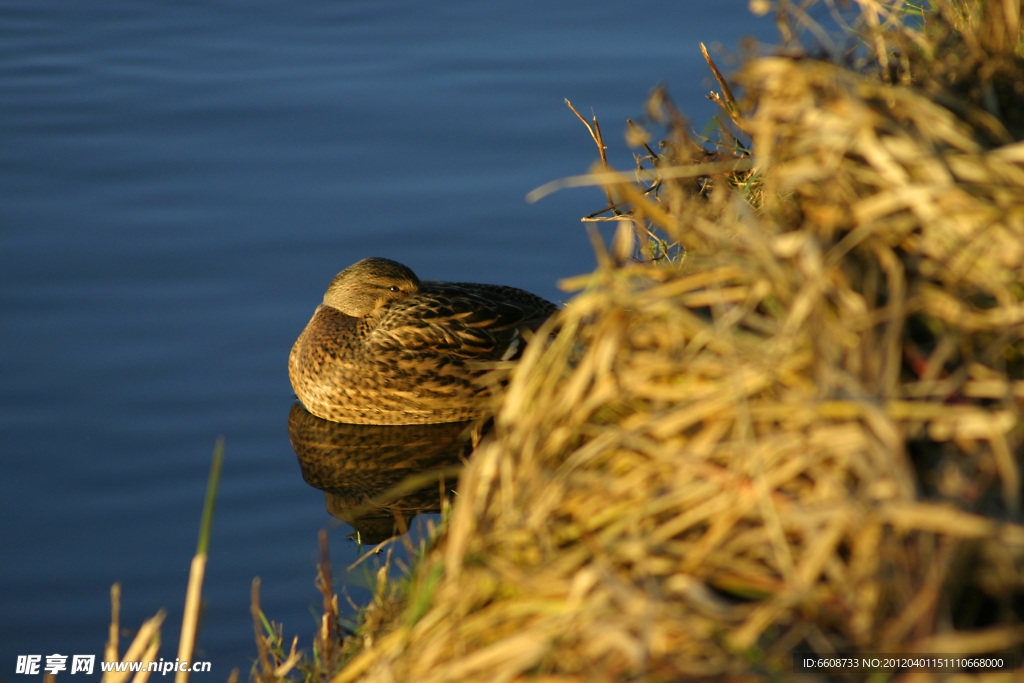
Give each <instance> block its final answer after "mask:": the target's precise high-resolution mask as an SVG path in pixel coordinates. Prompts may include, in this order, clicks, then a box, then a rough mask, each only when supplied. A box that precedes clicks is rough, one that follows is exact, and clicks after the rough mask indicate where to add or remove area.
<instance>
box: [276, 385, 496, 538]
mask: <svg viewBox="0 0 1024 683" xmlns="http://www.w3.org/2000/svg"><path fill="white" fill-rule="evenodd" d="M478 424H479V423H474V422H448V423H442V424H423V425H402V426H381V425H353V424H344V423H339V422H329V421H327V420H323V419H321V418H319V417H316V416H315V415H312V414H310V413H309V412H308V411H307V410H306V409H305V408H303V407H302V405H300V404H298V403H296V404H295V405H294V406H292V409H291V412H290V413H289V415H288V435H289V437H290V439H291V443H292V448H293V449H294V450H295V454H296V455H297V456H298V459H299V466H300V467H301V468H302V478H303V479H304V480H305V481H306V483H307V484H309V485H310V486H312V487H314V488H318V489H320V490H322V491H323V492H324V494H325V495H326V497H327V511H328V512H329V513H330V514H331V515H333V516H334V517H337V518H338V519H340V520H342V521H344V522H346V523H347V524H349V525H350V526H351V527H352V528H353V530H354V531H355V533H356V534H357V538H358V540H359V541H360V542H362V543H365V544H371V545H375V544H377V543H380V542H381V541H384V540H387V539H388V538H391V537H392V536H394V535H396V534H401V533H404V532H405V531H406V530H407V529H408V525H409V522H410V521H411V519H412V518H413V517H414V516H415V515H417V514H419V513H420V512H440V510H441V491H442V488H444V490H445V491H446V492H447V491H448V490H449V489H451V488H452V487H453V486H454V484H455V481H456V479H457V478H458V471H459V469H460V468H461V464H462V462H463V460H464V458H465V457H467V456H468V455H469V454H470V452H471V451H472V442H473V438H472V432H473V430H474V425H478ZM442 482H443V483H442Z"/></svg>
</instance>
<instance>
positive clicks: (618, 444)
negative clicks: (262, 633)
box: [333, 0, 1024, 683]
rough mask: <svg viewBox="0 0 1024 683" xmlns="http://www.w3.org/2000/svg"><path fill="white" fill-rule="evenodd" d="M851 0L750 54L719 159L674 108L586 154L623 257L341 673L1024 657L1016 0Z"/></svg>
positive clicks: (547, 360)
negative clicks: (921, 9)
mask: <svg viewBox="0 0 1024 683" xmlns="http://www.w3.org/2000/svg"><path fill="white" fill-rule="evenodd" d="M857 6H858V7H859V9H860V12H861V19H862V23H861V24H860V25H859V26H858V29H857V30H859V31H860V32H861V36H862V42H861V43H860V47H859V48H857V49H853V50H848V51H840V50H838V49H833V50H832V54H831V56H826V57H810V56H807V55H800V56H797V55H794V54H792V52H788V53H787V54H786V55H783V56H767V57H760V58H752V59H749V60H747V62H746V64H745V66H744V67H743V69H742V71H741V72H740V73H739V75H738V76H737V77H736V79H735V84H736V85H737V86H739V89H740V90H741V91H742V92H743V93H744V95H743V99H742V100H741V101H740V102H738V103H737V102H736V101H735V100H733V99H732V98H731V96H730V95H728V94H727V93H726V92H725V91H724V89H723V93H721V94H720V95H719V100H720V101H721V103H722V104H723V107H724V109H725V112H726V117H725V118H728V119H729V120H730V123H729V124H728V125H730V126H731V127H733V128H735V130H733V136H732V137H730V136H723V139H722V140H721V141H718V146H709V145H708V144H707V143H706V142H704V141H697V140H694V139H693V138H692V136H691V135H690V133H689V128H688V127H687V125H686V124H685V122H684V121H683V119H682V117H681V115H680V114H679V113H678V112H677V111H676V109H675V108H674V107H673V105H672V103H671V102H670V101H669V100H668V98H667V96H666V95H665V94H664V93H662V92H656V93H655V96H654V97H653V98H652V100H651V102H650V103H649V107H648V116H647V120H646V121H645V122H643V123H642V124H634V126H633V128H632V131H633V132H632V135H631V139H633V140H634V141H635V142H637V143H638V144H639V146H638V150H639V151H638V161H639V168H638V171H637V173H636V175H635V176H633V175H630V176H625V178H626V179H627V180H628V181H629V182H624V181H623V180H622V178H623V175H622V174H618V173H615V172H614V171H612V170H611V169H608V168H607V167H606V166H604V165H603V164H602V165H599V166H598V167H597V168H596V169H594V171H595V174H594V175H593V176H591V178H590V179H589V180H587V181H585V182H591V183H594V184H599V185H601V186H602V187H604V188H605V189H606V191H607V193H608V197H609V202H610V204H611V205H612V207H613V208H612V209H610V210H609V211H608V212H607V213H606V214H605V215H606V216H609V217H611V218H612V219H614V220H617V221H618V230H617V233H616V236H615V239H614V240H613V241H612V245H611V247H610V248H608V249H605V248H604V247H603V245H599V253H598V256H599V268H598V269H597V270H596V271H595V272H594V273H593V274H591V275H588V276H585V277H580V278H577V279H575V280H573V281H572V282H570V283H567V284H568V285H569V287H570V288H572V289H575V290H580V291H579V293H578V294H577V295H576V296H575V297H574V298H573V299H572V300H571V302H570V303H569V305H568V306H567V307H566V310H565V312H564V314H563V315H561V317H560V321H559V322H560V328H559V331H558V333H557V334H556V335H554V336H553V337H552V339H551V341H550V343H547V344H541V343H535V344H533V345H532V346H531V347H530V348H529V349H528V351H527V353H526V356H525V357H524V359H523V361H522V363H521V365H520V367H519V368H518V369H517V371H516V373H515V375H514V378H513V381H512V383H511V385H510V387H509V389H508V391H507V393H506V394H505V395H504V397H503V399H502V402H501V406H500V410H499V412H498V415H497V418H496V430H495V434H494V435H493V438H491V439H490V440H489V441H487V442H486V443H485V444H484V445H483V446H482V447H481V448H480V449H479V450H478V452H477V453H476V454H475V455H474V456H473V458H472V459H471V461H470V464H469V466H468V467H467V468H466V470H465V471H464V473H463V475H462V478H461V480H460V484H459V496H458V500H457V502H456V504H455V505H454V507H453V509H452V512H451V516H450V519H449V520H448V527H447V530H446V532H445V533H444V534H443V535H442V536H441V537H440V538H439V541H438V545H437V547H436V548H435V549H434V550H432V551H431V552H428V553H426V554H425V555H424V557H423V558H422V559H421V561H420V562H419V564H418V566H417V567H416V570H415V573H414V575H413V577H412V583H411V587H410V588H409V593H408V595H409V596H411V597H410V599H408V601H407V602H406V603H404V604H401V603H400V604H398V606H396V603H394V602H392V601H386V600H383V599H382V600H380V601H378V603H376V604H375V606H371V607H370V608H369V609H368V610H367V612H366V613H365V614H364V619H365V620H366V624H365V625H364V628H363V629H361V631H360V633H359V635H358V636H357V637H353V638H350V639H349V640H348V643H347V646H348V647H349V648H350V649H351V650H354V651H355V654H354V655H353V656H352V658H351V659H350V660H349V661H348V663H347V665H346V666H345V668H344V669H342V670H341V672H340V673H339V674H338V675H337V676H336V677H334V678H333V681H335V683H343V682H344V681H355V680H361V681H417V683H429V682H431V681H487V682H488V683H499V682H501V681H513V680H533V681H556V680H557V681H577V680H578V681H584V680H585V681H623V680H644V681H678V680H684V679H699V678H709V679H711V678H714V679H720V678H722V677H732V679H733V680H755V679H756V680H761V679H772V678H778V679H787V678H789V677H790V676H791V675H792V668H791V659H790V655H791V653H792V652H793V651H803V652H812V651H813V652H819V653H827V652H833V651H858V652H869V653H870V652H873V653H879V652H882V653H957V654H964V655H966V654H974V653H991V652H1010V651H1013V652H1016V653H1017V656H1018V661H1019V657H1020V653H1021V652H1022V644H1024V627H1022V626H1021V614H1022V612H1024V578H1022V577H1024V526H1022V525H1021V460H1022V458H1021V454H1022V438H1024V429H1022V425H1024V422H1022V409H1024V287H1022V282H1024V275H1022V273H1024V270H1022V266H1024V143H1022V142H1020V140H1021V139H1022V138H1024V129H1022V126H1021V122H1020V120H1019V117H1020V116H1021V112H1024V86H1022V83H1024V69H1022V65H1024V62H1022V58H1021V57H1022V51H1021V41H1020V35H1021V33H1020V28H1021V25H1020V14H1019V9H1020V8H1019V6H1018V5H1017V4H1016V2H1014V1H1013V0H1004V1H1001V2H999V1H992V2H987V3H984V2H983V3H974V4H973V5H960V4H956V3H945V2H943V3H938V8H937V9H936V10H935V11H934V12H932V13H930V14H927V15H925V16H924V17H923V18H922V17H920V16H917V15H914V14H913V13H901V12H900V9H901V7H902V5H901V4H900V3H881V2H875V1H874V0H858V3H857ZM971 8H973V9H971ZM968 10H970V11H968ZM790 17H791V18H792V17H797V18H800V17H804V18H805V17H806V15H805V14H804V13H803V11H802V10H800V11H797V10H796V9H794V10H793V14H792V15H790ZM783 19H785V17H784V18H783ZM783 23H784V25H785V26H791V27H792V26H796V25H797V24H798V23H799V22H798V21H797V19H793V20H792V23H791V24H787V23H786V22H785V21H784V22H783ZM793 30H795V28H794V29H793ZM595 139H596V140H597V141H598V143H599V144H602V142H601V140H600V139H599V138H597V137H596V136H595ZM656 139H662V140H664V142H663V143H662V145H661V146H660V147H657V146H656V145H654V144H653V142H652V141H653V140H656ZM744 140H745V141H747V142H746V144H744V143H743V142H741V141H744ZM645 145H646V146H645ZM656 147H657V149H655V148H656ZM747 150H753V152H752V153H749V152H748V151H747ZM680 247H682V248H684V249H685V254H686V256H685V259H682V258H680V257H679V256H678V254H679V253H680V252H679V248H680ZM673 255H676V256H673ZM381 590H382V591H385V592H386V590H387V589H386V587H382V589H381ZM382 595H383V592H382ZM385 611H386V612H387V618H381V615H382V614H384V613H385ZM855 678H860V676H855ZM915 680H922V679H915Z"/></svg>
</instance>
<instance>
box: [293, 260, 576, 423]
mask: <svg viewBox="0 0 1024 683" xmlns="http://www.w3.org/2000/svg"><path fill="white" fill-rule="evenodd" d="M557 310H558V307H557V306H556V305H555V304H553V303H551V302H550V301H547V300H545V299H543V298H541V297H539V296H536V295H534V294H531V293H530V292H527V291H524V290H522V289H516V288H515V287H506V286H503V285H490V284H477V283H469V282H434V281H420V279H419V278H418V277H417V276H416V274H415V273H414V272H413V271H412V269H410V268H408V267H407V266H404V265H402V264H401V263H398V262H397V261H392V260H390V259H386V258H380V257H372V258H365V259H363V260H361V261H359V262H357V263H355V264H353V265H351V266H349V267H348V268H346V269H345V270H343V271H341V272H340V273H338V274H337V275H336V276H335V277H334V279H332V280H331V283H330V285H329V286H328V287H327V291H326V293H325V294H324V298H323V301H322V302H321V303H320V304H319V305H318V306H317V308H316V310H315V311H314V313H313V317H312V318H310V320H309V322H308V323H307V324H306V327H305V328H304V329H303V330H302V333H301V334H300V335H299V338H298V339H297V340H296V341H295V344H294V345H293V346H292V349H291V353H290V354H289V356H288V376H289V379H290V380H291V384H292V388H293V389H294V390H295V395H296V397H297V398H298V399H299V401H300V402H301V403H302V405H303V406H304V407H305V408H306V410H308V411H309V412H310V413H312V414H313V415H316V416H317V417H319V418H322V419H325V420H330V421H331V422H340V423H348V424H373V425H409V424H438V423H443V422H461V421H465V420H474V419H476V418H479V417H482V416H483V415H484V414H485V413H486V410H487V401H486V398H487V396H488V395H489V390H488V388H487V387H486V386H485V385H484V384H483V383H481V382H480V381H479V380H480V377H481V376H482V375H483V374H484V373H485V372H487V370H486V368H482V367H480V361H498V360H514V359H517V358H518V357H519V356H520V355H521V354H522V351H523V348H524V346H525V342H526V337H528V336H529V333H531V332H535V331H536V330H537V329H538V328H539V327H540V326H541V324H543V323H544V321H546V320H547V319H548V318H550V317H551V316H552V315H553V314H554V313H555V312H556V311H557ZM524 335H525V336H524Z"/></svg>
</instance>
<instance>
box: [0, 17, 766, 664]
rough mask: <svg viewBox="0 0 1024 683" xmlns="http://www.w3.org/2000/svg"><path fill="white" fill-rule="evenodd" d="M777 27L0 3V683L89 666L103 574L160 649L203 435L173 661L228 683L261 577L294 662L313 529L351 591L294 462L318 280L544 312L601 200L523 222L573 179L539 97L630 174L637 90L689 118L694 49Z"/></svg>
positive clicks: (172, 622)
mask: <svg viewBox="0 0 1024 683" xmlns="http://www.w3.org/2000/svg"><path fill="white" fill-rule="evenodd" d="M773 34H774V29H773V28H772V23H771V20H770V19H757V18H754V17H752V16H751V15H749V14H748V12H747V10H746V1H745V0H721V1H719V2H715V3H697V2H650V1H648V2H643V1H637V0H633V1H631V2H618V1H612V0H588V1H586V2H584V1H583V0H572V1H566V0H562V1H561V2H557V3H553V2H546V1H545V2H523V1H519V2H500V3H480V2H448V3H445V4H443V5H440V4H439V3H428V2H413V1H407V0H401V1H399V0H395V1H390V2H369V1H353V0H346V1H345V2H340V1H337V0H335V1H333V2H328V1H327V0H311V1H309V2H304V3H283V2H278V3H275V2H267V1H263V2H255V1H251V0H250V1H247V2H176V3H170V2H155V1H154V2H135V1H132V2H128V1H124V2H114V1H110V0H90V1H89V2H57V1H54V0H0V193H2V197H0V316H2V319H3V333H2V335H0V378H2V381H0V453H2V454H3V463H4V470H5V472H4V476H3V478H2V479H0V501H2V503H0V505H2V510H3V513H2V515H3V524H2V530H0V552H2V558H3V559H2V563H0V679H3V680H7V681H16V680H22V677H20V676H17V675H16V674H15V659H16V656H17V655H21V654H40V655H47V654H52V653H62V654H68V655H70V654H96V655H100V654H101V653H102V648H103V644H104V642H105V639H106V634H107V624H108V623H109V610H110V607H109V589H110V585H111V584H112V583H113V582H115V581H120V582H121V584H122V590H123V614H122V621H123V625H124V627H125V628H129V629H134V628H137V627H138V626H139V625H140V624H141V622H142V621H143V620H144V619H145V618H147V617H149V616H151V615H152V614H154V613H156V611H157V610H158V609H160V608H166V609H167V610H168V619H167V623H166V625H165V626H164V629H163V631H164V636H163V642H164V645H163V649H162V651H161V655H162V656H163V657H169V658H173V657H174V656H175V654H176V643H177V630H178V625H179V624H180V620H181V609H182V602H183V597H184V590H185V584H186V577H187V573H188V567H189V561H190V559H191V556H192V554H193V552H194V551H195V543H196V536H197V531H198V526H199V519H200V515H201V510H202V502H203V496H204V492H205V486H206V477H207V473H208V469H209V463H210V455H211V452H212V450H213V445H214V442H215V439H216V437H217V436H218V435H224V437H225V439H226V444H227V446H226V453H227V456H226V461H225V464H224V471H223V479H222V483H221V489H220V497H219V500H218V504H217V512H216V518H215V521H214V533H213V538H212V545H211V552H210V558H209V565H208V572H207V579H206V585H205V591H204V595H205V600H206V608H205V616H204V621H203V625H202V631H201V634H200V639H199V652H198V654H197V658H198V659H208V660H211V661H212V662H213V672H212V674H211V675H212V678H209V677H207V678H209V679H210V680H224V679H226V678H227V676H228V674H229V672H230V669H231V668H232V667H239V668H241V669H242V673H243V675H245V674H246V673H247V672H248V669H249V666H250V664H251V662H252V660H253V658H254V657H255V648H254V645H253V637H252V626H251V622H250V617H249V590H250V583H251V581H252V579H253V577H255V576H259V577H261V579H262V584H263V590H262V595H263V608H264V610H265V612H266V613H267V615H268V616H269V617H270V618H272V619H274V620H275V621H279V622H283V623H284V626H285V633H286V634H288V635H292V634H294V635H298V636H300V646H303V647H306V648H308V647H309V644H310V637H311V635H312V633H313V632H314V629H315V627H316V623H315V620H314V617H313V616H312V612H311V608H312V606H314V605H315V604H316V603H317V601H318V594H317V593H316V591H315V588H314V585H313V580H314V576H315V563H316V559H317V553H318V551H317V532H318V530H320V529H322V528H329V529H331V542H332V554H333V559H334V563H335V567H336V569H337V570H338V575H339V579H338V580H339V583H340V584H343V588H344V591H345V592H346V593H347V594H348V595H350V596H352V597H353V598H354V599H356V600H357V601H358V600H360V599H365V597H366V592H365V590H364V589H363V588H362V587H361V585H360V584H361V581H362V574H361V572H358V571H357V572H354V573H352V574H351V575H346V574H345V573H344V571H343V567H345V566H346V565H347V564H349V563H350V562H352V561H353V560H354V559H355V557H356V547H355V546H354V545H353V544H351V543H350V542H347V541H346V540H345V536H346V534H347V533H349V532H350V530H349V529H347V528H346V527H345V526H344V525H338V524H337V523H335V522H334V521H333V518H332V517H331V516H330V515H328V514H327V511H326V510H325V500H324V495H323V494H322V493H321V492H319V491H317V490H315V489H312V488H310V487H309V486H307V485H306V484H305V483H304V482H303V480H302V477H301V474H300V470H299V467H298V465H297V462H296V457H295V454H294V453H293V452H292V450H291V448H290V446H289V441H288V430H287V420H288V413H289V410H290V408H291V405H292V401H293V395H292V392H291V388H290V386H289V384H288V378H287V372H286V358H287V354H288V350H289V348H290V346H291V344H292V342H293V341H294V339H295V337H296V336H297V335H298V333H299V331H300V330H301V328H302V327H303V325H304V324H305V323H306V321H307V320H308V318H309V316H310V314H311V313H312V310H313V308H314V307H315V305H316V304H317V302H318V300H319V299H320V297H321V296H322V292H323V289H324V288H325V287H326V285H327V283H328V282H329V281H330V279H331V277H332V276H333V275H334V274H335V273H336V272H337V271H339V270H341V269H342V268H344V267H345V266H347V265H349V264H350V263H352V262H354V261H356V260H358V259H360V258H363V257H365V256H370V255H380V256H387V257H390V258H393V259H396V260H399V261H402V262H404V263H406V264H407V265H409V266H410V267H412V268H413V269H414V270H415V271H416V272H417V273H418V274H419V276H420V277H421V278H424V279H446V280H463V281H486V282H495V283H501V284H508V285H514V286H518V287H522V288H524V289H528V290H531V291H534V292H536V293H537V294H540V295H542V296H545V297H548V298H550V299H553V300H559V299H564V298H565V295H563V294H562V293H561V292H560V291H559V290H558V288H557V284H556V283H557V281H558V280H559V279H560V278H564V277H567V276H571V275H575V274H578V273H581V272H586V271H589V270H590V269H591V268H592V265H593V257H592V253H591V250H590V247H589V242H588V240H587V238H586V234H585V232H584V229H583V227H582V225H581V223H580V222H579V218H580V217H581V216H583V215H585V214H588V213H590V212H591V211H594V210H596V209H599V208H600V207H601V206H602V204H603V197H602V195H601V194H600V193H599V192H598V191H596V190H593V189H585V190H574V191H563V192H560V193H557V194H555V195H553V196H551V197H548V198H547V199H544V200H543V201H541V202H539V203H537V204H527V203H526V202H525V201H524V196H525V194H526V193H527V192H528V191H529V190H531V189H533V188H535V187H537V186H539V185H541V184H543V183H545V182H547V181H549V180H552V179H555V178H559V177H562V176H566V175H571V174H576V173H580V172H583V171H585V169H586V168H587V167H588V166H589V164H590V163H591V162H592V161H594V159H595V158H596V150H595V147H594V145H593V143H592V141H591V140H590V139H589V136H588V135H587V133H586V131H585V130H584V129H583V127H582V126H581V124H580V123H579V121H578V120H576V118H575V116H573V115H572V114H571V112H569V111H568V109H567V108H566V106H565V104H564V103H563V99H564V98H569V99H570V100H572V102H573V104H574V105H576V106H577V107H578V108H579V109H580V111H581V112H582V113H585V114H588V115H589V113H590V112H591V111H593V112H596V113H597V115H598V116H599V118H600V121H601V122H602V126H603V129H604V132H605V136H606V139H607V140H608V142H609V144H610V146H611V149H610V150H609V151H610V154H611V159H612V161H613V163H615V164H617V165H618V166H620V167H630V166H631V163H632V162H631V158H632V157H631V152H630V150H629V149H628V148H626V146H625V144H624V143H622V142H621V141H622V131H623V130H624V127H625V124H624V121H625V119H626V118H637V117H639V116H641V115H642V112H643V103H644V100H645V97H646V95H647V93H648V92H649V90H650V89H651V88H652V87H653V86H655V85H657V84H659V83H664V84H666V85H668V86H669V88H670V89H671V92H672V94H673V96H674V98H675V100H676V101H677V102H678V103H679V104H680V105H681V106H682V108H683V109H684V111H685V112H686V113H687V114H688V115H689V116H690V117H691V119H692V120H693V121H694V122H695V123H696V124H698V125H703V123H705V122H707V120H708V119H709V117H710V116H711V115H712V114H713V113H714V107H713V105H712V104H710V103H709V102H707V101H706V100H705V99H704V95H705V93H706V92H707V91H708V90H709V89H711V88H713V87H716V86H715V84H714V81H713V80H712V79H711V77H710V74H709V73H708V70H707V68H706V67H705V65H704V63H703V60H702V58H701V56H700V51H699V47H698V41H704V42H705V43H707V44H708V45H709V46H715V45H717V44H722V45H724V46H725V48H726V50H727V51H728V50H735V48H736V46H737V45H738V41H739V40H740V39H741V38H742V37H743V36H748V35H756V36H761V37H764V38H771V37H772V36H773ZM722 66H723V67H727V66H728V63H727V60H725V59H723V60H722ZM60 678H61V679H62V680H66V679H67V678H69V676H68V674H67V673H65V674H62V675H61V676H60ZM77 678H82V676H81V675H77V676H76V677H72V680H75V679H77Z"/></svg>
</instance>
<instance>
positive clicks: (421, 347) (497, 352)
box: [371, 282, 558, 360]
mask: <svg viewBox="0 0 1024 683" xmlns="http://www.w3.org/2000/svg"><path fill="white" fill-rule="evenodd" d="M556 310H558V309H557V307H556V306H555V305H554V304H552V303H551V302H549V301H545V300H544V299H542V298H540V297H539V296H535V295H533V294H530V293H529V292H525V291H523V290H521V289H515V288H513V287H502V286H500V285H483V284H467V283H457V282H424V283H422V285H421V287H420V290H419V291H418V292H417V293H416V294H415V296H412V297H410V298H408V299H404V300H401V301H398V302H395V304H393V305H391V306H389V307H388V310H387V311H385V312H384V313H383V315H382V317H381V319H380V322H379V324H378V325H377V327H376V329H375V330H374V331H373V333H372V335H371V341H372V343H375V344H380V345H381V346H382V347H385V348H393V347H400V348H402V349H404V351H405V352H406V353H415V354H417V355H419V354H423V355H428V356H429V355H431V354H436V355H439V356H448V357H452V356H454V357H458V358H465V359H475V360H498V359H508V358H514V357H516V356H518V355H519V353H521V351H522V346H523V345H522V343H521V335H522V331H523V330H524V329H529V330H535V329H537V327H539V326H540V324H541V323H543V322H544V321H545V320H547V318H549V317H550V316H551V315H552V314H553V313H554V312H555V311H556Z"/></svg>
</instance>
